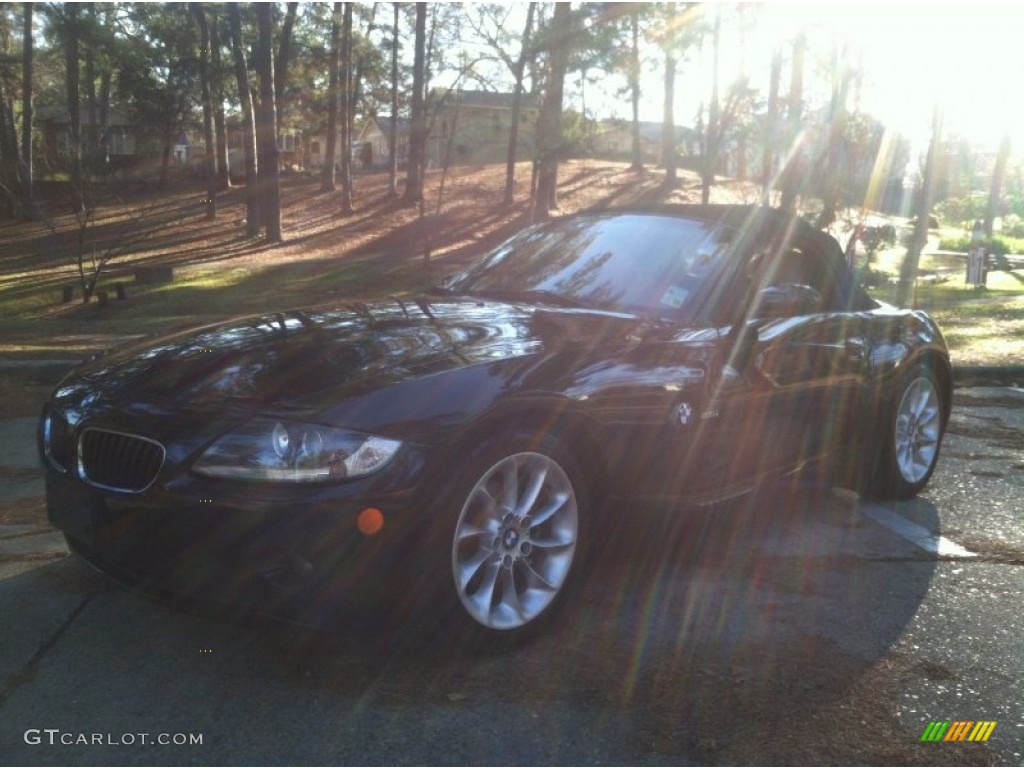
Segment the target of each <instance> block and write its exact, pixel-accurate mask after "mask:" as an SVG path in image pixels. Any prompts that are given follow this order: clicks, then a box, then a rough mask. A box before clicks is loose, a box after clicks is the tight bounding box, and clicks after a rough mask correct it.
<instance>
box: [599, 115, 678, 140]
mask: <svg viewBox="0 0 1024 768" xmlns="http://www.w3.org/2000/svg"><path fill="white" fill-rule="evenodd" d="M662 126H663V123H660V122H654V121H651V120H641V121H640V138H641V139H643V140H644V141H649V142H652V143H657V142H659V141H661V131H662ZM673 128H674V130H675V135H676V141H684V140H686V139H695V138H697V131H695V130H694V129H693V128H688V127H686V126H685V125H676V126H673ZM632 130H633V122H632V121H631V120H605V121H603V122H602V123H601V132H602V133H607V132H610V131H626V132H627V133H628V132H631V131H632Z"/></svg>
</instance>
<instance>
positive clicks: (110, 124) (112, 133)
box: [35, 105, 138, 171]
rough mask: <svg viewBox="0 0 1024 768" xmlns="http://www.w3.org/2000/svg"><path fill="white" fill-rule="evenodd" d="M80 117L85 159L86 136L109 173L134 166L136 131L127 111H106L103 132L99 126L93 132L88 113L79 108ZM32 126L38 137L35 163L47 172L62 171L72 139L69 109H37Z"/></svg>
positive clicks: (60, 106)
mask: <svg viewBox="0 0 1024 768" xmlns="http://www.w3.org/2000/svg"><path fill="white" fill-rule="evenodd" d="M79 115H80V118H79V119H80V121H81V128H80V130H81V136H82V150H83V153H84V154H85V155H86V156H88V155H89V154H90V148H89V147H88V146H87V142H88V140H89V137H90V136H91V135H95V137H96V141H97V144H98V146H97V147H96V149H102V151H103V154H104V156H105V158H106V161H107V164H108V166H109V167H110V168H111V170H114V171H116V170H119V169H121V168H126V167H129V166H131V165H133V164H134V163H135V161H136V159H137V153H136V137H137V132H138V128H137V126H136V125H135V123H134V122H133V121H132V120H131V119H130V118H129V117H128V114H127V113H126V112H123V111H121V110H119V109H110V110H108V112H107V125H106V128H105V129H104V128H103V127H102V126H100V125H97V126H95V129H93V126H92V123H91V121H90V119H89V112H88V110H87V109H85V108H84V107H80V108H79ZM35 123H36V126H37V127H38V129H39V133H40V136H41V142H40V155H39V158H38V161H39V162H40V163H41V164H42V165H43V166H44V167H46V168H49V169H50V170H60V169H64V168H65V167H66V166H67V160H68V149H69V147H70V136H71V115H70V113H69V111H68V108H67V107H66V106H63V105H55V106H40V107H36V108H35Z"/></svg>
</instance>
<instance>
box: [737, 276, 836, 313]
mask: <svg viewBox="0 0 1024 768" xmlns="http://www.w3.org/2000/svg"><path fill="white" fill-rule="evenodd" d="M822 304H823V301H822V298H821V294H820V293H818V291H817V290H815V289H814V288H812V287H811V286H809V285H801V284H798V283H786V284H784V285H769V286H768V287H767V288H762V289H761V290H760V291H758V294H757V297H756V298H755V300H754V307H753V309H754V311H753V313H752V316H753V317H763V318H775V317H795V316H796V315H807V314H811V313H813V312H820V311H821V307H822Z"/></svg>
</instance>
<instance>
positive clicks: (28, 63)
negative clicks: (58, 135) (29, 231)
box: [21, 3, 35, 218]
mask: <svg viewBox="0 0 1024 768" xmlns="http://www.w3.org/2000/svg"><path fill="white" fill-rule="evenodd" d="M22 8H23V10H24V14H25V17H24V33H23V35H22V51H21V168H22V172H21V190H22V195H23V197H24V205H25V211H24V215H25V217H26V218H35V192H34V190H33V178H32V3H22Z"/></svg>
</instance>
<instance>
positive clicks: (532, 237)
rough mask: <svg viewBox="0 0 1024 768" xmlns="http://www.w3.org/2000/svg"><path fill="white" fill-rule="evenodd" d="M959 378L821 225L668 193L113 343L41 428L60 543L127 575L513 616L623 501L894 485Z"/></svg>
mask: <svg viewBox="0 0 1024 768" xmlns="http://www.w3.org/2000/svg"><path fill="white" fill-rule="evenodd" d="M950 403H951V369H950V362H949V355H948V353H947V350H946V346H945V343H944V341H943V338H942V335H941V333H940V332H939V329H938V328H937V327H936V325H935V323H934V322H933V321H932V320H931V319H930V318H929V317H928V316H927V315H925V314H924V313H922V312H920V311H912V310H903V309H896V308H894V307H891V306H887V305H884V304H881V303H879V302H876V301H874V300H872V299H871V298H870V297H869V296H868V295H867V294H865V293H864V292H863V291H862V289H861V288H860V287H859V286H858V285H857V284H855V281H854V278H853V276H852V274H851V273H850V272H849V270H848V269H847V267H846V264H845V261H844V259H843V254H842V252H841V250H840V248H839V246H838V244H837V243H836V241H835V240H834V239H832V238H831V237H830V236H828V235H826V234H824V233H822V232H819V231H817V230H814V229H813V228H811V227H810V226H808V225H807V224H805V223H804V222H802V221H801V220H800V219H798V218H794V217H790V216H786V215H783V214H782V213H780V212H778V211H772V210H768V209H764V208H756V207H746V206H673V207H665V208H656V209H654V208H652V209H645V210H618V211H605V212H597V213H585V214H578V215H573V216H567V217H562V218H558V219H555V220H553V221H550V222H547V223H542V224H539V225H536V226H533V227H530V228H528V229H526V230H524V231H522V232H520V233H519V234H517V235H516V236H514V237H512V238H511V239H510V240H508V241H506V242H505V243H504V244H502V245H501V246H499V247H498V248H496V249H495V250H494V251H492V252H491V253H490V254H489V255H487V256H486V257H485V258H484V259H483V260H482V261H480V262H479V263H478V264H476V265H475V266H472V267H471V268H469V269H468V270H466V271H465V272H463V273H461V274H459V275H457V276H455V277H454V278H453V279H451V280H449V281H448V283H447V285H446V286H445V287H444V288H440V289H436V290H434V291H432V292H428V293H426V294H424V295H417V296H409V297H404V296H403V297H391V298H388V299H386V300H381V301H377V302H367V303H356V302H353V303H350V304H347V305H344V306H334V307H330V308H324V307H319V308H315V309H307V310H295V311H287V312H279V313H272V314H267V315H265V316H257V317H246V318H241V319H237V320H234V321H230V322H226V323H222V324H218V325H213V326H208V327H201V328H197V329H193V330H190V331H188V332H183V333H175V334H173V335H167V336H163V337H160V338H153V339H148V340H146V341H142V342H136V343H133V344H130V345H128V346H125V347H121V348H118V349H116V350H114V351H111V352H109V353H107V354H105V355H102V356H99V357H97V358H95V359H93V360H90V361H88V362H86V363H84V364H82V365H81V366H79V367H78V368H77V369H75V370H74V371H72V372H71V373H70V374H69V375H68V376H67V377H66V378H65V379H64V380H63V381H62V382H61V383H60V384H59V385H58V387H57V388H56V390H55V391H54V392H53V394H52V396H51V397H50V399H49V400H48V402H47V403H46V405H45V408H44V410H43V413H42V416H41V419H40V424H39V450H40V453H41V456H42V462H43V465H44V467H45V475H46V492H47V507H48V512H49V517H50V520H51V522H52V523H53V524H54V525H55V526H56V527H58V528H59V529H61V530H62V531H63V532H64V534H65V535H66V537H67V540H68V542H69V545H70V547H71V549H72V550H73V551H74V552H77V553H78V554H80V555H81V556H83V557H84V558H85V559H87V560H88V561H89V562H90V563H92V564H93V565H95V566H96V567H98V568H99V569H101V570H103V571H105V572H107V573H109V574H111V575H113V576H115V577H116V578H119V579H121V580H122V581H125V582H129V583H131V584H133V585H136V586H139V587H140V588H142V589H143V590H147V591H152V592H158V593H161V594H183V595H188V594H191V595H205V594H207V593H210V592H220V593H224V594H227V595H229V596H230V599H231V600H236V601H238V603H239V604H242V605H246V606H249V607H252V608H255V609H256V610H261V609H262V608H264V607H267V606H282V605H289V606H290V605H293V604H296V603H302V604H304V605H307V606H313V607H314V608H321V609H324V610H341V609H339V608H338V607H339V606H344V605H346V604H347V601H349V600H358V601H359V602H362V601H364V600H365V599H367V598H368V599H369V600H370V601H371V603H373V602H375V601H376V604H377V605H385V604H386V603H387V602H388V601H395V602H396V603H398V602H402V601H405V602H411V603H418V604H419V607H420V609H421V610H426V611H438V612H442V611H444V612H448V614H449V615H458V616H460V617H461V619H459V620H460V621H462V622H463V623H464V625H465V627H466V628H467V629H474V628H475V630H477V631H481V632H483V633H484V634H485V635H496V636H502V635H506V636H507V635H509V634H515V635H520V634H521V633H522V632H523V631H524V630H528V629H531V628H533V627H535V626H536V625H537V624H538V623H539V622H540V621H541V620H542V619H544V618H546V617H548V616H549V615H550V614H551V613H552V609H554V608H555V607H556V605H557V604H558V598H559V597H560V596H562V595H563V594H565V593H566V591H567V588H568V585H569V584H570V583H571V582H573V580H574V579H576V578H578V575H579V574H578V572H579V571H581V570H582V569H585V568H586V567H587V565H588V560H587V559H586V558H584V553H585V552H586V549H587V547H588V545H589V544H591V543H593V542H594V540H595V539H598V538H599V537H601V536H602V526H605V525H613V524H614V522H615V521H614V519H611V518H614V516H615V515H622V514H630V513H631V510H632V509H633V508H634V506H635V505H638V504H644V503H648V502H649V503H650V505H649V506H650V507H651V508H653V509H656V510H657V514H661V515H674V514H679V513H680V510H682V509H685V508H692V507H694V506H701V505H708V504H711V503H713V502H718V501H721V500H723V499H726V498H730V497H734V496H738V495H740V494H742V493H744V492H747V491H749V490H751V489H753V488H755V487H757V486H758V485H759V484H761V483H764V482H765V481H766V480H768V479H770V478H778V477H780V476H784V475H787V474H791V473H795V472H799V471H800V470H801V469H803V468H806V467H809V466H811V465H814V466H816V467H819V468H820V467H828V468H830V469H831V470H832V471H834V472H835V473H836V475H835V483H836V484H839V485H847V486H854V485H855V486H856V487H857V489H858V490H860V491H861V492H863V493H868V494H872V495H875V496H877V497H888V498H906V497H910V496H913V495H914V494H916V493H918V492H919V491H920V490H921V489H922V488H924V486H925V484H926V483H927V482H928V480H929V478H930V476H931V475H932V472H933V470H934V469H935V465H936V461H937V460H938V456H939V447H940V444H941V441H942V437H943V432H944V429H945V426H946V423H947V421H948V418H949V410H950ZM615 498H628V499H629V504H628V505H616V504H614V503H609V499H615ZM623 510H628V511H623Z"/></svg>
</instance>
